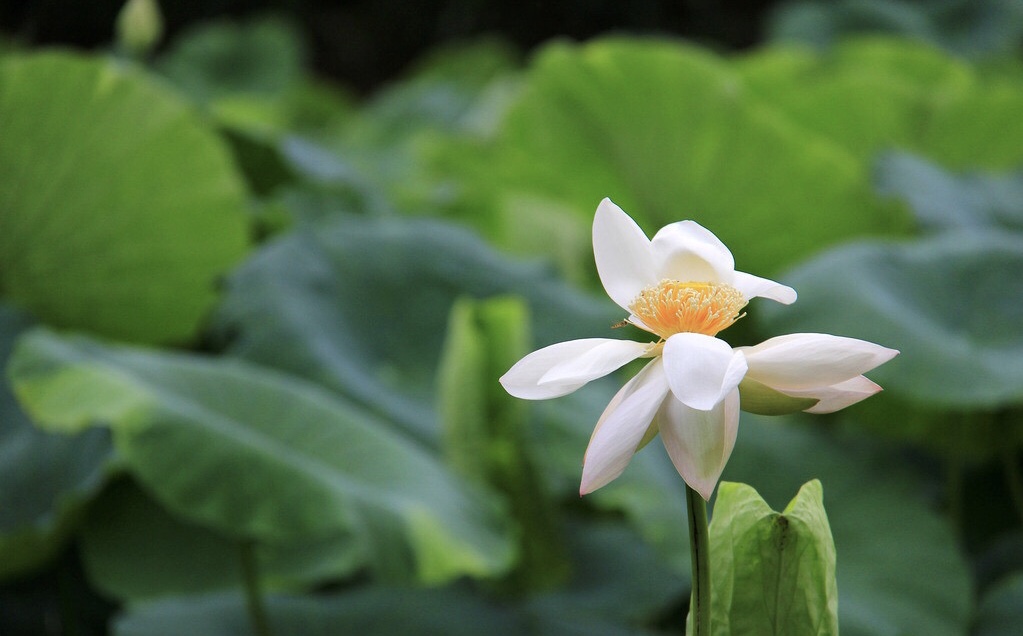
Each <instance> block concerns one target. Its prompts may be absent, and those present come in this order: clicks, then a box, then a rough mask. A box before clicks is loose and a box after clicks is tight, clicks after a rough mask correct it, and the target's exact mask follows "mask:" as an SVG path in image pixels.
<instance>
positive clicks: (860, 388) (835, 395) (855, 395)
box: [783, 375, 881, 413]
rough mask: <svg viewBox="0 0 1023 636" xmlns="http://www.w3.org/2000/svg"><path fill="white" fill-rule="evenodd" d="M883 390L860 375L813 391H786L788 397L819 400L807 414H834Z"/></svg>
mask: <svg viewBox="0 0 1023 636" xmlns="http://www.w3.org/2000/svg"><path fill="white" fill-rule="evenodd" d="M880 390H881V387H880V386H879V385H877V384H875V383H874V382H871V381H870V380H868V379H867V378H866V377H864V376H862V375H858V376H856V377H855V378H853V379H851V380H846V381H845V382H839V383H838V384H832V385H831V386H823V387H816V388H813V389H786V390H785V391H783V392H784V393H785V394H786V395H791V396H793V397H808V398H816V399H817V400H819V401H818V402H817V404H814V405H813V406H812V407H811V408H808V409H806V412H807V413H834V412H835V411H840V410H842V409H844V408H845V407H847V406H851V405H853V404H856V403H857V402H859V401H861V400H865V399H867V398H868V397H870V396H871V395H874V394H875V393H877V392H878V391H880Z"/></svg>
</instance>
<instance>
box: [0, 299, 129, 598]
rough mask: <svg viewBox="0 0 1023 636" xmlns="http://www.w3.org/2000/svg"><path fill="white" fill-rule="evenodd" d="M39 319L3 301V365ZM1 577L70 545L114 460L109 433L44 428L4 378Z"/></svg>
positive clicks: (0, 385)
mask: <svg viewBox="0 0 1023 636" xmlns="http://www.w3.org/2000/svg"><path fill="white" fill-rule="evenodd" d="M33 323H34V321H33V320H31V319H30V318H29V317H28V316H27V315H25V314H24V313H22V312H20V311H16V310H14V309H12V308H10V307H9V306H7V305H5V304H3V303H0V369H3V368H5V367H6V364H7V358H8V356H9V355H10V352H11V349H12V347H13V346H14V341H15V339H16V338H17V337H18V335H19V334H20V333H21V332H23V331H25V330H26V329H28V328H29V327H31V326H32V324H33ZM0 378H2V379H0V580H2V579H6V578H10V577H13V576H17V575H19V574H24V573H25V572H27V571H29V570H32V569H33V568H36V567H38V566H39V565H41V564H42V563H44V562H45V561H47V560H48V559H50V558H51V557H53V556H54V555H55V554H56V553H57V552H58V551H59V550H60V549H61V548H62V547H63V546H64V544H65V540H66V539H67V536H68V535H69V533H70V531H71V530H72V529H73V528H74V526H75V524H76V523H77V521H78V519H79V517H80V516H81V514H80V513H81V509H82V508H83V506H84V505H85V504H86V503H87V502H88V501H89V500H90V499H91V498H92V497H93V496H94V495H95V493H96V492H97V491H98V490H99V488H100V486H101V485H102V483H103V481H104V472H103V471H104V467H105V466H106V465H107V464H109V463H110V461H111V459H112V448H111V445H110V439H109V436H108V435H107V434H106V432H105V431H100V430H96V431H85V432H83V433H81V434H78V435H73V436H68V435H58V434H54V433H46V432H44V431H41V430H39V429H38V428H36V427H35V426H34V425H33V424H32V421H31V420H30V419H29V417H28V416H27V415H26V414H25V412H24V411H23V410H22V409H21V407H20V406H19V405H18V402H17V400H16V399H15V397H14V394H13V393H12V392H11V389H10V386H9V385H8V383H7V380H6V376H5V375H0Z"/></svg>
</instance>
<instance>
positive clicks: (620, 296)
mask: <svg viewBox="0 0 1023 636" xmlns="http://www.w3.org/2000/svg"><path fill="white" fill-rule="evenodd" d="M593 260H594V261H595V262H596V264H597V274H598V275H599V276H600V282H601V283H602V284H603V285H604V291H606V292H607V295H608V296H610V297H611V300H613V301H615V302H616V303H618V306H619V307H621V308H622V309H625V310H626V311H628V309H629V304H630V303H631V302H632V301H633V300H635V299H636V296H639V292H641V291H643V289H645V288H646V287H649V286H651V285H654V284H656V283H657V282H658V281H659V280H660V279H658V278H657V275H656V272H655V271H654V260H653V254H652V253H651V251H650V239H648V238H647V237H646V234H644V233H643V230H642V229H640V227H639V226H638V225H636V222H635V221H633V220H632V218H631V217H630V216H629V215H628V214H626V213H625V212H624V211H622V209H621V208H620V207H618V206H617V205H615V204H614V203H612V201H611V199H604V200H603V201H601V202H600V205H599V206H597V213H596V214H595V215H594V217H593Z"/></svg>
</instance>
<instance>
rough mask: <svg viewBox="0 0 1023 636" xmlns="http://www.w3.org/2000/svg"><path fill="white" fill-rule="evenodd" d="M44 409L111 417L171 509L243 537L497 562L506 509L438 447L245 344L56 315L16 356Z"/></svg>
mask: <svg viewBox="0 0 1023 636" xmlns="http://www.w3.org/2000/svg"><path fill="white" fill-rule="evenodd" d="M10 368H11V375H12V378H13V382H14V386H15V390H16V393H17V395H18V397H19V399H21V401H22V403H23V404H24V406H25V408H26V409H27V410H28V411H29V412H30V413H31V414H32V416H33V418H34V419H35V420H36V421H37V422H38V423H40V424H41V425H46V426H47V427H49V428H51V429H54V430H61V431H67V432H75V431H78V430H81V429H83V428H86V427H88V426H89V425H90V424H91V423H93V422H103V423H105V424H106V425H107V426H109V428H110V430H111V432H112V433H113V436H114V442H115V445H116V447H117V450H118V454H119V456H120V457H121V459H122V461H123V463H124V465H125V467H126V468H127V470H128V471H130V473H131V474H132V475H133V476H134V477H135V478H136V479H137V480H138V481H139V483H140V484H141V485H142V486H143V487H144V488H145V489H146V490H147V491H149V492H151V493H152V494H153V496H154V497H155V498H156V499H157V500H158V501H159V502H160V503H161V504H163V505H164V506H165V507H167V509H168V510H170V511H171V512H173V513H174V514H175V515H179V516H181V517H182V518H184V519H187V520H190V521H193V522H195V523H198V524H200V525H205V526H209V527H211V528H214V529H216V530H218V531H220V532H223V533H225V534H228V535H230V536H234V537H242V538H249V539H252V540H255V541H265V542H271V543H273V542H286V543H294V542H295V541H300V540H302V541H304V540H310V539H317V538H324V537H329V536H336V535H337V534H338V533H341V532H345V531H348V532H351V533H352V534H353V535H354V538H355V540H356V541H358V542H360V544H361V547H362V548H363V549H364V550H366V551H367V552H368V553H369V555H368V558H370V559H372V563H373V564H374V565H375V566H376V567H377V568H378V569H379V570H380V571H381V572H382V574H384V575H390V576H399V577H405V576H408V575H409V574H410V572H414V574H415V575H416V576H417V577H418V578H419V579H421V580H425V581H432V582H436V581H440V580H445V579H448V578H451V577H454V576H459V575H463V574H469V575H480V576H483V575H488V574H493V573H494V572H495V571H499V570H501V569H503V568H505V567H507V565H508V562H509V560H510V558H511V553H510V552H511V551H510V548H509V542H508V537H507V536H506V534H505V532H504V529H503V519H502V518H500V517H498V516H497V511H496V510H495V509H494V507H493V506H492V505H491V504H490V503H489V502H487V501H485V500H483V499H482V497H481V496H480V495H479V493H477V492H476V491H470V490H468V489H467V488H465V487H464V486H463V485H462V484H460V483H459V482H458V481H456V480H455V479H454V478H453V477H452V476H451V475H450V474H449V473H448V472H446V471H445V470H444V468H443V467H442V466H441V465H440V464H439V462H437V461H436V460H435V459H434V458H433V457H432V456H431V455H429V454H427V453H426V452H425V451H424V450H422V449H421V448H420V447H419V446H418V445H416V444H414V443H412V442H410V441H409V440H408V439H406V438H405V437H403V436H401V435H398V434H396V433H393V432H391V431H389V430H388V428H387V427H386V426H385V425H384V424H383V423H381V422H379V421H378V420H376V419H374V418H372V417H370V416H369V415H367V414H366V413H365V412H363V411H361V410H359V409H356V408H355V407H353V406H350V405H348V404H347V403H346V402H344V401H342V400H340V399H339V398H338V397H337V396H334V395H331V394H329V393H328V392H326V391H324V390H322V389H320V388H319V387H317V386H314V385H311V384H309V383H307V382H304V381H301V380H299V379H297V378H292V377H289V376H286V375H283V374H280V373H277V372H272V371H270V370H267V369H263V368H260V367H255V366H252V365H248V364H245V363H242V362H241V361H237V360H233V361H231V360H213V359H206V358H201V357H196V356H190V355H183V354H170V353H158V352H155V351H149V350H143V349H135V348H128V347H123V346H113V345H104V344H101V343H99V342H97V341H94V340H89V339H86V338H83V337H61V336H58V335H56V334H54V333H53V332H50V331H47V330H37V331H34V332H31V333H29V334H26V335H24V336H22V338H21V339H20V340H19V344H18V347H17V348H16V350H15V353H14V354H13V357H12V362H11V365H10Z"/></svg>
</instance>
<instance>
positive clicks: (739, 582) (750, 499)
mask: <svg viewBox="0 0 1023 636" xmlns="http://www.w3.org/2000/svg"><path fill="white" fill-rule="evenodd" d="M710 567H711V589H712V595H711V609H712V616H713V620H712V623H711V625H712V628H713V633H715V634H763V635H765V636H768V635H770V634H785V635H786V636H788V635H791V636H824V635H827V634H831V635H835V634H838V589H837V586H836V584H835V543H834V541H833V540H832V538H831V528H830V527H829V526H828V517H827V514H826V513H825V512H824V501H823V489H822V488H821V483H820V481H817V480H813V481H810V482H807V483H806V484H804V485H803V487H802V488H800V489H799V493H798V494H797V495H796V496H795V498H793V499H792V501H791V502H789V505H788V506H786V507H785V510H784V511H782V512H781V513H778V512H775V511H773V510H771V507H770V506H768V505H767V503H766V502H764V500H763V499H761V498H760V495H758V494H757V491H756V490H754V489H753V488H752V487H751V486H747V485H746V484H738V483H734V482H721V484H719V485H718V494H717V499H716V502H715V504H714V520H713V522H712V523H711V524H710Z"/></svg>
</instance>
